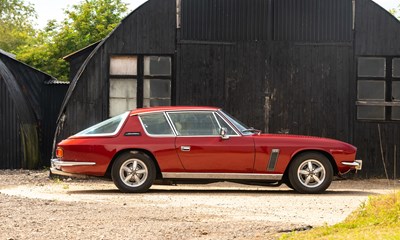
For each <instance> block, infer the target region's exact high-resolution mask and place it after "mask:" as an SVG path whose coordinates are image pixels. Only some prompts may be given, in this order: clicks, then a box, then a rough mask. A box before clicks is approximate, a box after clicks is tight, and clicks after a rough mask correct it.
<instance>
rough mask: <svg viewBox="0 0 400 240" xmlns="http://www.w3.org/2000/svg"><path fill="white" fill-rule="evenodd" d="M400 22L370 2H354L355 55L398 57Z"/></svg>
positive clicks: (358, 0)
mask: <svg viewBox="0 0 400 240" xmlns="http://www.w3.org/2000/svg"><path fill="white" fill-rule="evenodd" d="M399 36H400V22H399V20H397V19H396V18H395V17H394V16H392V15H391V14H390V13H388V12H387V11H386V10H385V9H383V8H381V7H380V6H378V5H377V4H376V3H374V2H373V1H371V0H357V1H356V45H355V49H356V55H386V56H393V55H397V56H398V55H400V44H399Z"/></svg>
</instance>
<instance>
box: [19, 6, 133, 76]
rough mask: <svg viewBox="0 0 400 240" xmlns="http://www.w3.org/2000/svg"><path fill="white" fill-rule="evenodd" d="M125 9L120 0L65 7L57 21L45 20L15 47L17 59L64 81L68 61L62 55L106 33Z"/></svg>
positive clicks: (102, 36) (95, 40) (115, 23)
mask: <svg viewBox="0 0 400 240" xmlns="http://www.w3.org/2000/svg"><path fill="white" fill-rule="evenodd" d="M126 10H127V5H126V4H125V3H123V2H122V1H121V0H85V1H82V2H81V3H80V4H78V5H73V6H72V7H70V8H69V9H66V10H65V14H66V17H65V18H64V20H63V21H62V22H61V23H58V22H56V21H54V20H53V21H49V22H48V24H47V26H46V28H45V29H44V30H43V31H40V32H39V33H38V34H37V36H36V38H34V39H32V40H31V42H30V43H29V44H27V45H25V46H23V47H20V48H19V49H17V51H16V52H17V58H18V59H19V60H21V61H23V62H25V63H27V64H29V65H31V66H34V67H36V68H38V69H40V70H42V71H44V72H47V73H49V74H50V75H53V76H54V77H56V78H58V79H59V80H68V68H69V67H68V63H67V62H65V61H64V60H63V59H62V58H63V57H64V56H66V55H68V54H70V53H72V52H75V51H77V50H79V49H81V48H83V47H86V46H87V45H90V44H92V43H94V42H97V41H99V40H101V39H102V38H104V37H105V36H107V35H108V34H109V33H110V32H111V31H112V29H114V28H115V27H116V25H117V24H118V23H119V22H120V21H121V18H122V15H123V14H124V13H125V12H126Z"/></svg>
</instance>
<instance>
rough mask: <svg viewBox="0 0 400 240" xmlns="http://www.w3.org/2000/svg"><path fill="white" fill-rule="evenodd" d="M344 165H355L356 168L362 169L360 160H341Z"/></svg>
mask: <svg viewBox="0 0 400 240" xmlns="http://www.w3.org/2000/svg"><path fill="white" fill-rule="evenodd" d="M342 164H343V165H345V166H350V167H355V169H356V170H361V169H362V160H355V161H354V162H342Z"/></svg>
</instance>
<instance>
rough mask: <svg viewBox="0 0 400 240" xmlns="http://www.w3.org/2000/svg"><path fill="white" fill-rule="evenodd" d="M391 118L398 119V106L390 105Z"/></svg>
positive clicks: (399, 108)
mask: <svg viewBox="0 0 400 240" xmlns="http://www.w3.org/2000/svg"><path fill="white" fill-rule="evenodd" d="M392 120H400V107H392Z"/></svg>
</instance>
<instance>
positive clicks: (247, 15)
mask: <svg viewBox="0 0 400 240" xmlns="http://www.w3.org/2000/svg"><path fill="white" fill-rule="evenodd" d="M399 36H400V22H399V21H398V20H397V19H396V18H395V17H393V16H392V15H391V14H390V13H388V12H387V11H385V10H384V9H382V8H381V7H379V6H378V5H377V4H375V3H374V2H373V1H371V0H149V1H147V2H146V3H145V4H143V5H142V6H141V7H139V8H138V9H136V10H135V11H133V12H132V13H131V14H130V15H128V16H127V17H126V18H125V19H124V20H123V21H122V22H121V24H120V25H119V26H118V27H117V28H116V29H115V30H114V31H113V32H112V33H111V34H110V35H109V36H108V37H107V38H105V39H103V41H101V42H100V43H98V44H96V45H95V46H94V47H93V49H91V51H90V53H88V52H87V50H88V49H85V50H84V51H85V52H83V53H82V52H77V53H75V54H73V55H70V56H68V58H69V61H70V62H71V63H72V62H75V64H73V63H72V66H71V68H72V69H73V70H71V72H76V74H75V75H74V78H73V79H72V83H71V86H70V88H69V90H68V93H67V95H66V98H65V100H64V102H63V105H62V107H61V111H60V115H59V119H58V128H59V135H58V136H57V140H60V139H63V138H65V137H67V136H69V135H71V134H74V133H76V132H78V131H79V130H82V129H84V128H86V127H88V126H90V125H92V124H94V123H96V122H99V121H101V120H103V119H105V118H108V117H110V116H113V115H115V114H118V113H120V112H122V111H125V110H127V109H132V108H139V107H146V106H155V105H212V106H219V107H223V108H224V109H226V110H227V111H228V112H231V113H232V114H233V115H235V116H237V117H238V118H239V119H241V120H243V121H244V122H245V123H247V124H248V125H250V126H254V127H256V128H259V129H262V130H263V131H265V132H270V133H276V132H281V133H294V134H307V135H316V136H324V137H332V138H336V139H340V140H343V141H347V142H349V143H352V144H354V145H356V146H357V147H358V149H359V156H358V157H359V158H361V159H364V161H365V166H364V170H363V171H362V172H361V173H362V175H363V176H364V177H372V176H385V175H386V172H387V173H388V175H389V176H390V177H393V176H394V172H395V170H397V172H399V171H398V170H400V160H397V156H399V155H400V154H399V153H400V150H399V149H400V146H399V145H400V38H399ZM83 56H84V59H85V60H83ZM77 69H79V70H77ZM385 167H386V169H385ZM385 170H386V171H385Z"/></svg>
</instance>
